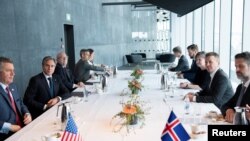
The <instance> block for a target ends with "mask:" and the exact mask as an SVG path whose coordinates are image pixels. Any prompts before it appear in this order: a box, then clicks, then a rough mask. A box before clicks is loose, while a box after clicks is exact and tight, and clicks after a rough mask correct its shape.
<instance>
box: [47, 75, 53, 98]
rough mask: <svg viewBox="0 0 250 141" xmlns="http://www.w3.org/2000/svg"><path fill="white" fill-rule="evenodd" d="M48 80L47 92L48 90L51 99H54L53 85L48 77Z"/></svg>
mask: <svg viewBox="0 0 250 141" xmlns="http://www.w3.org/2000/svg"><path fill="white" fill-rule="evenodd" d="M48 80H49V90H50V94H51V97H54V85H53V81H52V78H51V77H49V78H48Z"/></svg>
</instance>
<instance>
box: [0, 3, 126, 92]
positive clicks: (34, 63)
mask: <svg viewBox="0 0 250 141" xmlns="http://www.w3.org/2000/svg"><path fill="white" fill-rule="evenodd" d="M102 2H105V0H22V1H19V0H1V1H0V56H6V57H10V58H12V59H13V61H14V64H15V72H16V76H15V82H16V83H17V84H18V88H19V89H20V92H21V94H23V93H24V91H25V89H26V87H27V83H28V81H29V79H30V77H31V76H33V75H35V74H37V73H39V72H41V60H42V58H43V57H44V56H46V55H52V56H54V57H55V56H56V54H57V53H58V52H59V51H61V50H64V49H63V48H61V44H62V43H61V38H64V26H63V25H64V24H70V25H73V27H74V38H75V39H74V44H75V54H76V56H75V60H76V61H78V59H79V58H80V57H79V51H80V49H82V48H93V49H94V50H95V52H96V59H95V62H96V63H104V64H109V65H110V64H117V65H121V64H122V63H123V56H124V54H126V53H127V52H130V50H129V46H130V44H131V25H130V24H131V11H130V6H114V7H102V6H101V3H102ZM67 13H68V14H70V15H71V20H70V21H67V20H66V14H67ZM130 49H131V48H130Z"/></svg>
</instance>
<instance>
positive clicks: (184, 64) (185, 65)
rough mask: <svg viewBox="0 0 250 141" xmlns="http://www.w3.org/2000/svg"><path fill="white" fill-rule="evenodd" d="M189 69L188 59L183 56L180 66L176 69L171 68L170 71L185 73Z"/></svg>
mask: <svg viewBox="0 0 250 141" xmlns="http://www.w3.org/2000/svg"><path fill="white" fill-rule="evenodd" d="M188 69H189V64H188V60H187V58H186V57H185V56H184V55H182V56H181V57H180V59H179V61H178V64H177V66H176V67H174V68H170V69H169V70H170V71H185V70H188Z"/></svg>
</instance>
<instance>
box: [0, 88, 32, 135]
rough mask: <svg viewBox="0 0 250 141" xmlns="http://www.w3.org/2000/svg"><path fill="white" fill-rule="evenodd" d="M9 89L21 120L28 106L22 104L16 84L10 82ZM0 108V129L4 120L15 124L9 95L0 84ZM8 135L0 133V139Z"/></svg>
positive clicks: (14, 115)
mask: <svg viewBox="0 0 250 141" xmlns="http://www.w3.org/2000/svg"><path fill="white" fill-rule="evenodd" d="M9 89H10V91H11V93H12V96H13V99H14V101H15V103H16V109H17V112H18V114H19V116H20V120H21V121H23V117H24V115H25V113H29V111H28V108H27V107H26V106H25V105H24V104H23V101H22V99H21V97H20V95H19V93H18V91H17V88H16V85H15V84H13V83H12V84H10V85H9ZM0 109H1V114H0V129H2V126H3V124H4V122H8V123H11V124H16V114H15V112H14V110H13V108H12V106H11V102H10V99H9V96H8V94H7V93H6V92H5V90H4V89H3V88H2V87H1V86H0ZM10 134H11V133H9V135H10ZM9 135H6V134H2V133H0V140H4V139H5V138H7V137H8V136H9Z"/></svg>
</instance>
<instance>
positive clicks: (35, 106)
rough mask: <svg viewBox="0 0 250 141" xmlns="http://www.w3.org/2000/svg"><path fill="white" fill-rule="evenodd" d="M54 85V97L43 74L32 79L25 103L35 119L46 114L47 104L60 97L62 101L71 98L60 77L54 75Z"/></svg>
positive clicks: (26, 92) (25, 96)
mask: <svg viewBox="0 0 250 141" xmlns="http://www.w3.org/2000/svg"><path fill="white" fill-rule="evenodd" d="M52 80H53V84H54V96H52V95H51V93H50V89H49V85H48V82H47V80H46V78H45V76H44V74H43V73H40V74H38V75H36V76H34V77H32V78H31V79H30V81H29V85H28V87H27V89H26V91H25V94H24V103H25V104H26V105H27V106H28V109H29V111H30V112H31V115H32V117H33V119H35V118H36V117H38V116H39V115H41V114H42V113H43V112H44V109H43V108H44V105H45V104H47V102H48V101H49V100H50V99H52V98H55V97H57V96H60V97H61V98H62V99H66V98H68V97H70V93H69V91H68V89H67V88H66V87H65V86H64V84H63V83H62V80H61V79H60V77H58V76H57V75H56V74H53V75H52Z"/></svg>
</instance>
